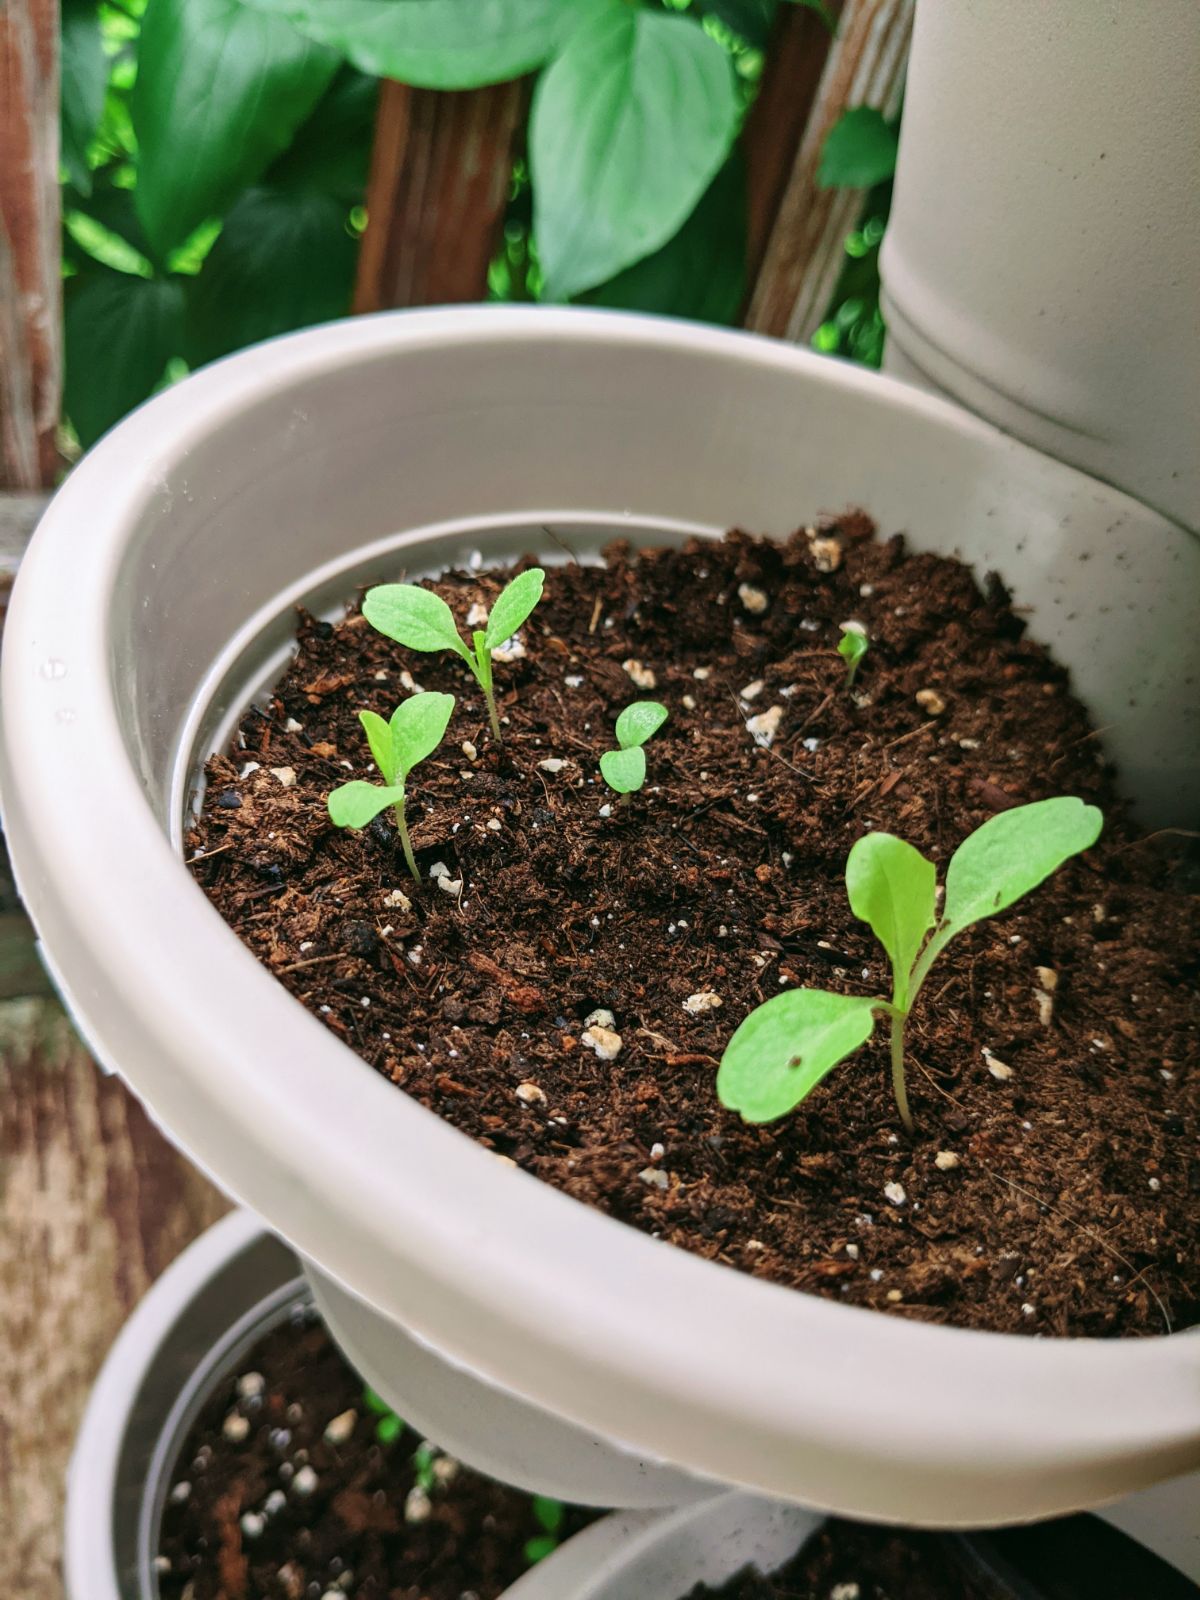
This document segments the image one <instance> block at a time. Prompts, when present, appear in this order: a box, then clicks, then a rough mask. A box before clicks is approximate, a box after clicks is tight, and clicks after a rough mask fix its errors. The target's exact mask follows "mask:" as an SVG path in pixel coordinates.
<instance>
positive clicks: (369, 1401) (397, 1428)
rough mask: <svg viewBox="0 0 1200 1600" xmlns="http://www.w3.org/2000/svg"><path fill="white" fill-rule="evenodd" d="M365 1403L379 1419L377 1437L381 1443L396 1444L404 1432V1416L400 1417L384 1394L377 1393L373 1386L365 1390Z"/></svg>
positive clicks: (376, 1425)
mask: <svg viewBox="0 0 1200 1600" xmlns="http://www.w3.org/2000/svg"><path fill="white" fill-rule="evenodd" d="M363 1405H364V1406H366V1408H367V1410H368V1411H370V1412H372V1413H373V1414H374V1416H375V1417H376V1418H377V1419H378V1420H377V1421H376V1423H375V1437H376V1438H377V1439H378V1440H379V1442H380V1444H395V1442H396V1440H397V1439H398V1438H399V1437H400V1435H401V1434H402V1433H403V1432H404V1420H403V1418H402V1417H398V1416H397V1415H396V1413H395V1412H394V1411H393V1410H392V1408H391V1406H390V1405H388V1403H387V1401H386V1400H385V1399H384V1398H383V1396H382V1395H381V1394H376V1393H375V1391H374V1389H371V1388H366V1389H364V1390H363Z"/></svg>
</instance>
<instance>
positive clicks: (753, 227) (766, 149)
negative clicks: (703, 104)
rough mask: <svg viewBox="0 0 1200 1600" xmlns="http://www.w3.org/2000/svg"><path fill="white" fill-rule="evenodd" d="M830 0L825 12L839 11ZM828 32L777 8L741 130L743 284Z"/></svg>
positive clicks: (792, 10)
mask: <svg viewBox="0 0 1200 1600" xmlns="http://www.w3.org/2000/svg"><path fill="white" fill-rule="evenodd" d="M841 9H842V7H841V3H840V0H833V4H832V5H831V6H830V7H829V14H830V16H831V17H833V18H834V19H835V20H836V19H837V18H838V16H840V14H841ZM832 45H833V36H832V35H831V33H830V31H829V27H828V24H827V23H826V22H825V21H824V19H823V18H821V17H820V16H818V15H817V13H816V12H815V11H813V10H811V9H810V8H809V7H807V6H795V5H787V6H783V7H781V8H780V15H779V17H778V18H777V19H776V22H775V27H774V29H773V30H772V34H771V41H770V44H769V47H768V50H767V60H766V66H765V67H764V69H763V75H762V82H761V84H760V85H759V90H758V97H757V98H756V100H755V102H754V105H753V106H752V107H751V109H750V115H749V116H748V117H747V119H746V126H745V128H744V129H743V131H742V151H743V153H744V155H745V158H746V199H747V239H746V246H747V248H746V282H747V283H749V284H753V283H755V282H756V281H757V279H758V274H759V271H760V270H761V268H762V263H763V257H764V255H765V254H766V249H767V241H768V239H769V238H770V236H771V232H772V229H773V228H774V226H775V219H776V217H777V216H778V215H779V207H780V205H781V204H782V202H783V197H784V194H785V193H786V192H787V186H788V180H789V178H790V177H791V173H792V167H793V164H794V162H795V159H796V151H797V149H798V148H799V146H800V142H801V140H802V139H803V137H804V131H805V129H806V127H807V126H808V121H809V117H810V116H811V114H812V108H813V103H814V101H815V100H816V97H817V92H818V90H819V88H820V84H821V75H822V73H823V72H824V70H825V63H826V61H827V60H828V59H829V52H830V49H831V48H832Z"/></svg>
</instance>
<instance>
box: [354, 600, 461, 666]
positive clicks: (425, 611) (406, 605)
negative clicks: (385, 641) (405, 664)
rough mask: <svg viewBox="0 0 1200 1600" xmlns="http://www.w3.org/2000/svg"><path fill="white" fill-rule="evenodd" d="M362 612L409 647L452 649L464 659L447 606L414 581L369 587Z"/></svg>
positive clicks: (385, 631) (452, 617) (384, 631)
mask: <svg viewBox="0 0 1200 1600" xmlns="http://www.w3.org/2000/svg"><path fill="white" fill-rule="evenodd" d="M363 616H364V617H366V619H367V621H368V622H369V623H370V624H371V626H372V627H373V628H375V629H377V630H378V631H379V632H380V633H382V634H385V635H386V636H387V637H388V638H389V639H394V640H395V641H396V643H397V644H402V645H405V646H407V648H408V649H409V650H453V651H455V653H456V654H458V655H460V656H462V657H463V659H464V660H466V659H467V647H466V645H465V644H464V643H463V642H462V640H461V638H460V637H459V633H458V628H457V627H456V625H455V622H454V613H453V612H452V611H451V609H450V607H449V606H448V605H447V604H446V602H445V601H444V600H443V599H442V597H441V596H440V595H436V594H433V593H432V592H431V591H430V590H428V589H419V588H418V587H417V585H416V584H415V583H381V584H379V585H378V586H377V587H376V588H374V589H368V590H367V595H366V598H365V599H364V601H363Z"/></svg>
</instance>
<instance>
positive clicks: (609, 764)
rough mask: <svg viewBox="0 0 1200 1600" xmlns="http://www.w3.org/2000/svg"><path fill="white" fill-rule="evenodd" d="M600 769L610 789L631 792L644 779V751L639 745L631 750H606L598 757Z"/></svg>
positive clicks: (643, 781)
mask: <svg viewBox="0 0 1200 1600" xmlns="http://www.w3.org/2000/svg"><path fill="white" fill-rule="evenodd" d="M600 771H601V773H602V774H603V777H604V781H605V783H606V784H607V785H608V787H609V788H610V789H615V790H616V792H617V793H618V794H633V793H634V791H635V790H637V789H640V788H641V787H642V785H643V784H644V783H645V781H646V752H645V751H644V750H643V749H642V747H641V746H640V745H635V746H634V748H633V749H632V750H606V751H605V752H604V754H603V755H602V756H601V757H600Z"/></svg>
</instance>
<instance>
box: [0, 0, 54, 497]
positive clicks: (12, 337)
mask: <svg viewBox="0 0 1200 1600" xmlns="http://www.w3.org/2000/svg"><path fill="white" fill-rule="evenodd" d="M58 30H59V14H58V0H6V3H5V4H0V488H14V489H36V488H40V487H42V486H44V485H48V484H50V483H53V481H54V478H55V476H56V474H57V471H58V457H57V451H56V447H55V431H56V429H57V427H58V414H59V404H60V400H61V386H62V319H61V313H60V307H61V294H60V280H59V257H60V244H59V192H58V37H59V32H58Z"/></svg>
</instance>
